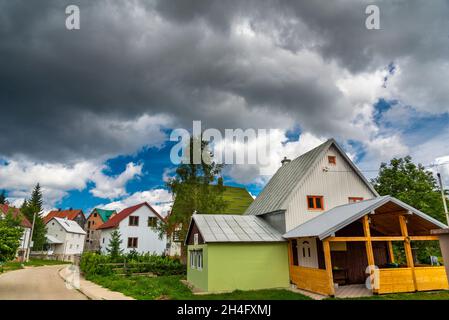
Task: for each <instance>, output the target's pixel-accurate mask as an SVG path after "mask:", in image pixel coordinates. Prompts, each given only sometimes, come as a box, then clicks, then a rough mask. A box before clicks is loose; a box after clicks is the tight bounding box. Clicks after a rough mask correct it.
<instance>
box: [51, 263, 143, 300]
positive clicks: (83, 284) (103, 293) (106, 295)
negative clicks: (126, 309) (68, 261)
mask: <svg viewBox="0 0 449 320" xmlns="http://www.w3.org/2000/svg"><path fill="white" fill-rule="evenodd" d="M69 267H70V266H66V267H64V268H61V269H60V270H59V272H58V274H59V276H60V277H61V278H62V279H63V280H64V282H66V284H67V283H68V284H69V285H70V286H72V287H73V285H71V282H72V279H69V278H70V277H73V270H69ZM78 275H79V273H78V272H77V276H78ZM74 289H76V290H78V291H79V292H81V293H82V294H84V295H85V296H86V297H87V298H89V299H90V300H135V299H134V298H131V297H128V296H125V295H124V294H122V293H120V292H115V291H111V290H109V289H106V288H103V287H102V286H100V285H98V284H95V283H93V282H91V281H88V280H86V279H85V278H84V277H83V276H82V275H79V285H77V287H76V288H74Z"/></svg>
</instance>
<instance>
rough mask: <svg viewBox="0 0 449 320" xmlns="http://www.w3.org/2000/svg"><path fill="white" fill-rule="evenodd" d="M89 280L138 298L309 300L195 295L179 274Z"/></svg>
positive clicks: (266, 294) (261, 293)
mask: <svg viewBox="0 0 449 320" xmlns="http://www.w3.org/2000/svg"><path fill="white" fill-rule="evenodd" d="M87 279H88V280H90V281H92V282H95V283H97V284H99V285H101V286H103V287H105V288H108V289H111V290H113V291H118V292H122V293H123V294H125V295H127V296H130V297H133V298H135V299H138V300H154V299H174V300H237V299H241V300H308V299H310V298H308V297H306V296H303V295H301V294H298V293H294V292H291V291H288V290H257V291H234V292H231V293H222V294H208V295H194V294H192V293H191V291H190V289H189V288H187V287H186V286H185V285H184V284H183V283H181V282H180V280H181V279H183V277H182V276H161V277H156V278H150V277H143V276H133V277H123V276H90V277H87Z"/></svg>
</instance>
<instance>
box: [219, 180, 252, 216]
mask: <svg viewBox="0 0 449 320" xmlns="http://www.w3.org/2000/svg"><path fill="white" fill-rule="evenodd" d="M223 198H224V200H225V201H226V202H227V204H228V207H227V208H226V210H225V214H243V213H245V211H246V209H247V208H248V207H249V205H250V204H251V203H252V202H253V201H254V199H253V197H251V195H250V194H249V192H248V191H247V190H246V189H245V188H238V187H228V186H226V187H225V190H224V192H223Z"/></svg>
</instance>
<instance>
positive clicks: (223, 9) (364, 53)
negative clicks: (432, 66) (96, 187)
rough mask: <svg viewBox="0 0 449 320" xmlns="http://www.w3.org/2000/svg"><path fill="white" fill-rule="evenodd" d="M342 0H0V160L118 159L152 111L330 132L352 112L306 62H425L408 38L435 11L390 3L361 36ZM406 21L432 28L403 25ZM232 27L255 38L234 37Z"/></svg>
mask: <svg viewBox="0 0 449 320" xmlns="http://www.w3.org/2000/svg"><path fill="white" fill-rule="evenodd" d="M354 3H359V2H349V1H333V2H331V3H329V2H328V1H326V2H324V1H321V2H320V1H291V2H287V1H281V0H278V1H211V0H209V1H193V0H192V1H186V0H183V1H167V0H164V1H157V2H153V1H103V0H98V1H87V0H86V1H61V0H41V1H32V2H31V1H18V0H15V1H7V0H5V1H0V38H1V42H0V57H1V59H0V70H1V72H0V88H1V91H0V108H1V111H2V122H1V125H0V154H1V155H3V156H13V155H17V154H21V155H25V156H27V157H30V158H33V159H40V160H46V161H48V160H51V161H67V159H74V158H76V159H80V158H92V157H98V156H102V155H106V154H107V155H109V154H117V153H123V152H132V150H133V148H134V149H135V148H138V147H139V143H145V142H144V141H141V139H138V138H136V139H135V140H137V142H136V143H135V145H134V144H132V146H131V147H130V143H129V142H130V141H132V137H133V136H134V137H135V136H138V135H140V134H141V131H139V130H140V129H135V130H133V129H130V128H129V127H130V126H132V123H133V121H137V120H138V119H140V118H141V117H142V116H143V115H144V114H148V115H150V116H161V115H165V116H166V117H168V119H171V120H166V121H165V122H163V124H164V125H168V124H170V125H173V126H175V125H176V126H178V125H180V126H184V127H189V126H190V125H191V121H192V120H197V119H200V120H203V121H204V122H205V125H206V126H209V127H217V128H234V127H243V128H245V127H264V128H266V127H268V128H269V127H282V126H289V125H293V122H294V121H296V122H299V123H300V125H301V126H302V128H304V129H306V130H309V131H311V132H319V133H321V134H329V135H331V134H338V132H341V131H342V130H345V129H344V128H342V127H343V126H344V121H343V120H344V119H347V115H348V113H350V112H351V110H352V108H353V107H352V106H351V105H350V104H349V103H348V101H346V100H345V98H344V97H343V95H342V93H341V92H340V91H339V89H338V88H337V87H336V86H335V79H334V77H335V74H334V73H335V72H337V71H338V70H336V68H337V66H336V65H332V64H331V63H329V64H326V63H325V62H323V61H321V57H320V55H322V57H324V59H325V60H328V61H331V62H332V61H336V63H337V64H338V68H342V70H344V69H345V68H347V69H349V70H352V72H362V71H365V70H369V69H370V68H372V67H373V66H376V67H377V68H378V67H379V66H382V65H383V64H385V65H386V64H388V63H389V62H391V61H392V60H394V59H395V58H397V57H401V56H405V55H407V54H408V53H407V52H410V51H413V50H415V51H416V52H418V54H420V55H423V56H425V55H426V52H427V51H428V49H429V46H430V45H431V44H433V41H429V43H427V42H426V40H425V39H422V38H421V35H425V34H426V33H429V37H434V35H435V33H434V32H432V31H433V30H434V29H435V28H438V27H440V26H441V25H443V24H442V22H441V21H442V20H441V18H442V15H443V13H442V11H444V9H446V7H445V5H444V4H443V2H438V3H437V1H435V3H437V4H436V5H435V6H432V7H431V6H427V7H425V10H424V13H423V14H424V18H420V17H419V16H416V9H415V7H417V6H419V4H418V3H417V2H413V3H412V4H410V5H406V6H399V5H393V7H392V12H393V14H394V13H396V14H398V15H399V17H400V19H396V17H395V16H392V14H390V13H386V19H385V20H383V21H385V24H383V25H382V27H383V28H387V27H388V28H392V29H391V30H392V31H386V30H383V31H379V32H377V33H375V32H367V30H366V29H365V28H364V18H365V16H364V7H363V6H362V5H360V4H354ZM68 4H78V5H79V6H80V8H81V30H79V31H67V30H66V29H65V14H64V10H65V6H66V5H68ZM385 5H387V3H385ZM404 7H405V12H404V11H403V8H404ZM430 7H431V8H430ZM386 11H388V10H385V11H383V12H386ZM411 14H413V15H414V16H413V17H414V18H416V19H415V20H416V21H420V22H422V21H424V22H426V26H427V27H429V26H431V27H433V29H432V30H429V29H424V30H427V31H422V30H421V29H420V28H419V27H416V26H413V27H410V29H409V28H408V27H409V24H410V23H411V22H410V21H409V20H410V19H409V18H410V15H411ZM432 15H436V18H435V16H432ZM396 20H399V21H396ZM396 22H397V23H398V26H397V27H395V25H394V23H396ZM242 23H247V24H248V25H249V27H250V28H251V29H252V30H254V31H255V32H261V33H263V34H265V35H266V39H265V40H260V39H253V40H251V39H250V38H241V37H240V38H239V37H236V36H235V30H234V29H235V28H236V26H238V25H239V24H242ZM404 28H405V29H404ZM397 30H401V31H400V32H399V31H397ZM402 30H404V31H402ZM423 32H424V33H423ZM267 39H269V40H267ZM418 39H420V40H418ZM270 41H271V42H270ZM441 46H444V44H441ZM304 49H306V50H309V51H310V52H312V53H314V54H309V53H307V52H304V51H303V50H304ZM435 51H437V50H435ZM438 52H444V51H442V50H438ZM428 54H429V55H430V56H433V57H434V58H442V56H439V54H437V53H436V52H434V51H431V52H429V53H428ZM323 114H325V115H326V117H323V116H322V115H323ZM164 119H167V118H164ZM156 120H157V119H156ZM120 123H127V125H126V128H125V129H126V130H124V129H123V127H122V126H121V125H120ZM149 123H151V124H152V125H153V126H154V127H155V128H156V127H157V121H156V122H155V121H154V120H153V121H150V122H149ZM156 129H157V128H156ZM156 129H154V130H153V131H150V132H147V131H148V130H147V131H146V134H148V136H151V135H152V133H154V132H155V130H156ZM156 131H157V130H156ZM150 133H151V135H150ZM156 142H157V139H156ZM149 143H151V141H149Z"/></svg>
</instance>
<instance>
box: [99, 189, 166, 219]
mask: <svg viewBox="0 0 449 320" xmlns="http://www.w3.org/2000/svg"><path fill="white" fill-rule="evenodd" d="M142 202H148V203H149V204H150V205H151V206H152V207H153V208H154V209H155V210H156V211H157V212H158V213H160V214H161V215H162V216H166V215H167V213H168V212H169V211H170V209H171V206H172V204H173V198H172V195H171V194H170V193H169V192H168V190H166V189H152V190H147V191H139V192H135V193H133V194H132V195H130V196H129V197H126V198H123V199H121V200H118V201H114V202H111V203H108V204H104V205H100V206H97V207H99V208H104V209H109V210H117V211H120V210H123V209H125V208H127V207H131V206H133V205H136V204H139V203H142Z"/></svg>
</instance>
